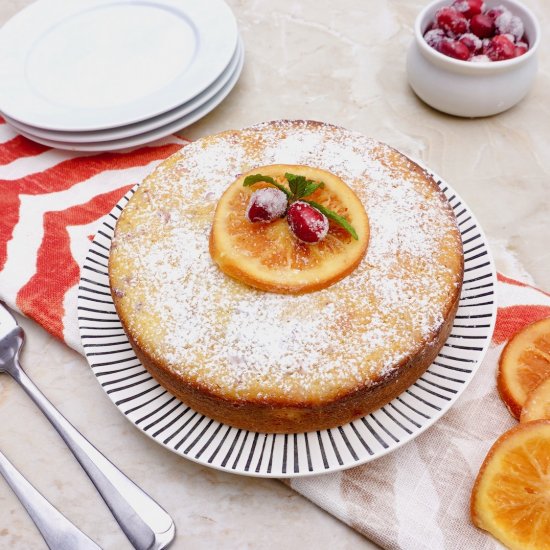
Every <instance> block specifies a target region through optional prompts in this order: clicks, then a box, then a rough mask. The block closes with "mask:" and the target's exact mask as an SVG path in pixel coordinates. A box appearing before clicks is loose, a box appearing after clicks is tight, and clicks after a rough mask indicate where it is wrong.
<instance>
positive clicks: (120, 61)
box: [0, 0, 238, 131]
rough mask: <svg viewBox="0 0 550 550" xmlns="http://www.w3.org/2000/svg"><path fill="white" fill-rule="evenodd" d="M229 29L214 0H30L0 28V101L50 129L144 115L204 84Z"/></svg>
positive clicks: (232, 35) (225, 53)
mask: <svg viewBox="0 0 550 550" xmlns="http://www.w3.org/2000/svg"><path fill="white" fill-rule="evenodd" d="M237 39H238V33H237V24H236V21H235V17H234V16H233V13H232V12H231V9H230V8H229V7H228V6H227V4H226V3H225V2H224V1H223V0H208V2H203V1H201V0H149V1H140V2H130V1H128V0H78V2H67V1H66V0H38V1H37V2H35V3H33V4H31V5H29V6H28V7H27V8H26V9H24V10H22V11H21V12H19V13H18V14H17V15H16V16H15V17H13V18H12V19H11V20H10V21H8V22H7V23H6V24H5V25H4V26H3V27H2V29H0V81H1V82H2V86H1V87H0V110H1V111H3V112H5V113H6V114H7V115H8V116H9V117H11V118H14V119H16V120H17V121H20V122H23V123H25V124H29V125H31V126H37V127H40V128H43V129H51V130H58V131H90V130H99V129H103V128H112V127H115V126H123V125H127V124H132V123H134V122H138V121H141V120H146V119H149V118H151V117H154V116H156V115H159V114H161V113H165V112H166V111H169V110H171V109H174V108H175V107H177V106H179V105H182V104H183V103H185V102H186V101H189V100H190V99H192V98H194V97H195V96H196V95H198V94H199V93H201V92H202V91H203V90H205V89H206V88H208V86H210V85H211V84H212V83H213V82H214V81H215V80H216V78H218V77H219V76H220V74H221V73H222V72H223V70H224V69H225V68H226V67H227V65H228V64H229V61H230V60H231V57H232V55H233V53H234V51H235V48H236V45H237Z"/></svg>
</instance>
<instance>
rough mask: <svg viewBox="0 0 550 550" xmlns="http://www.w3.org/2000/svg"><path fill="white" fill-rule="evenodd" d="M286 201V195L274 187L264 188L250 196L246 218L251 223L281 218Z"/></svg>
mask: <svg viewBox="0 0 550 550" xmlns="http://www.w3.org/2000/svg"><path fill="white" fill-rule="evenodd" d="M287 204H288V201H287V198H286V195H285V194H284V193H283V192H282V191H281V190H279V189H276V188H275V187H264V188H262V189H258V190H257V191H254V193H252V195H251V196H250V201H249V203H248V208H247V209H246V217H247V218H248V219H249V221H251V222H272V221H273V220H275V219H277V218H282V217H283V216H284V214H285V211H286V207H287Z"/></svg>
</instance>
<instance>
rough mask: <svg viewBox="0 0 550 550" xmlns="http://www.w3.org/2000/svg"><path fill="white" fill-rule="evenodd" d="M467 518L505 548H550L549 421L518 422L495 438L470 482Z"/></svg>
mask: <svg viewBox="0 0 550 550" xmlns="http://www.w3.org/2000/svg"><path fill="white" fill-rule="evenodd" d="M471 516H472V521H473V522H474V524H475V525H477V527H479V528H481V529H484V530H485V531H489V533H491V534H492V535H493V536H494V537H496V538H497V539H498V540H499V541H501V542H502V543H504V544H505V545H506V546H507V547H508V548H511V549H513V550H516V549H517V550H548V549H550V420H537V421H534V422H526V423H525V424H519V425H518V426H516V427H514V428H512V429H511V430H509V431H508V432H506V433H504V434H503V435H501V436H500V438H499V439H498V440H497V441H496V442H495V444H494V445H493V446H492V447H491V450H490V451H489V453H488V454H487V457H486V458H485V461H484V462H483V464H482V466H481V469H480V470H479V474H478V476H477V479H476V482H475V484H474V488H473V491H472V498H471Z"/></svg>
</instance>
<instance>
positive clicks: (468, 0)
mask: <svg viewBox="0 0 550 550" xmlns="http://www.w3.org/2000/svg"><path fill="white" fill-rule="evenodd" d="M452 7H453V8H454V9H455V10H458V11H459V12H461V13H463V14H464V17H467V18H468V19H471V18H472V17H473V16H474V15H477V14H478V13H481V12H482V11H483V10H484V9H485V4H484V3H483V0H455V2H454V3H453V5H452Z"/></svg>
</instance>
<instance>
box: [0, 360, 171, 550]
mask: <svg viewBox="0 0 550 550" xmlns="http://www.w3.org/2000/svg"><path fill="white" fill-rule="evenodd" d="M15 367H16V368H15V369H9V370H8V371H7V372H9V374H11V376H12V377H13V378H14V379H15V380H16V381H17V382H18V383H19V384H20V385H21V387H22V388H23V389H24V390H25V391H26V392H27V394H28V395H29V396H30V397H31V399H32V400H33V401H34V402H35V403H36V405H37V406H38V408H39V409H40V410H41V411H42V412H43V413H44V415H45V416H46V417H47V418H48V420H49V421H50V422H51V423H52V425H53V427H54V428H55V429H56V430H57V432H58V433H59V435H60V436H61V437H62V438H63V440H64V441H65V443H66V444H67V446H68V447H69V449H70V450H71V451H72V453H73V454H74V455H75V457H76V459H77V460H78V462H79V463H80V465H81V466H82V468H84V471H85V472H86V473H87V474H88V476H89V477H90V479H91V480H92V483H93V484H94V485H95V487H96V489H97V490H98V491H99V494H100V495H101V496H102V497H103V500H104V501H105V503H106V504H107V506H108V507H109V509H110V510H111V512H112V514H113V516H114V517H115V519H116V520H117V522H118V524H119V525H120V527H121V528H122V530H123V531H124V533H125V535H126V536H127V537H128V539H129V540H130V542H131V543H132V545H133V546H134V548H136V550H160V549H161V548H166V547H167V546H168V544H170V542H171V541H172V539H173V538H174V533H175V526H174V522H173V520H172V518H171V517H170V516H169V515H168V513H167V512H166V511H165V510H164V509H163V508H161V507H160V506H159V505H158V504H157V503H156V502H155V501H154V500H153V499H152V498H151V497H150V496H149V495H148V494H147V493H145V491H143V490H142V489H140V488H139V487H138V486H137V485H136V484H135V483H134V482H133V481H132V480H131V479H129V478H128V477H127V476H126V475H125V474H123V473H122V472H121V471H120V470H119V469H118V468H117V467H116V466H115V465H114V464H113V463H112V462H111V461H110V460H108V459H107V458H106V457H105V456H103V454H101V453H100V452H99V451H98V450H97V449H96V448H95V447H94V446H93V445H92V444H91V443H90V442H89V441H88V440H87V439H86V438H85V437H84V436H83V435H82V434H81V433H80V432H79V431H78V430H77V429H76V428H75V427H74V426H73V425H72V424H71V423H70V422H69V421H68V420H67V419H66V418H65V417H64V416H63V415H62V414H61V413H60V412H59V411H58V410H57V409H56V408H55V407H54V406H53V405H52V404H51V403H50V401H49V400H48V399H47V398H46V396H45V395H44V394H43V393H42V392H41V391H40V390H39V389H38V387H37V386H36V385H35V384H34V382H33V381H32V380H31V379H30V378H29V377H28V376H27V374H26V373H25V371H24V370H23V368H22V367H21V365H20V364H19V363H18V362H17V360H16V365H15Z"/></svg>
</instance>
